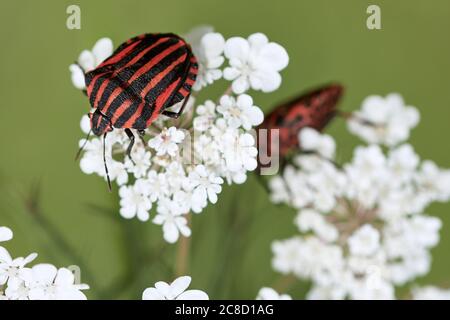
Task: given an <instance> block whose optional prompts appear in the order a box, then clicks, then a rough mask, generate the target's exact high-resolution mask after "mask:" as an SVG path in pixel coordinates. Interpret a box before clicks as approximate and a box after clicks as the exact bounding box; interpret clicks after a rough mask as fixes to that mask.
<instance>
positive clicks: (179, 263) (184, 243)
mask: <svg viewBox="0 0 450 320" xmlns="http://www.w3.org/2000/svg"><path fill="white" fill-rule="evenodd" d="M186 219H187V223H188V226H189V225H190V222H191V213H188V214H187V215H186ZM190 239H191V238H190V237H181V239H180V242H179V244H178V251H177V256H176V262H175V273H176V275H177V276H183V275H185V274H186V272H187V271H188V260H189V248H190V242H191V241H190Z"/></svg>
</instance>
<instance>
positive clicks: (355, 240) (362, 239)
mask: <svg viewBox="0 0 450 320" xmlns="http://www.w3.org/2000/svg"><path fill="white" fill-rule="evenodd" d="M348 246H349V248H350V252H351V253H352V254H354V255H361V256H370V255H372V254H374V253H375V252H376V251H377V250H378V248H379V247H380V233H379V232H378V230H376V229H375V228H374V227H372V226H371V225H369V224H366V225H364V226H362V227H361V228H359V229H358V230H356V231H355V232H354V233H353V234H352V236H351V237H350V238H349V239H348Z"/></svg>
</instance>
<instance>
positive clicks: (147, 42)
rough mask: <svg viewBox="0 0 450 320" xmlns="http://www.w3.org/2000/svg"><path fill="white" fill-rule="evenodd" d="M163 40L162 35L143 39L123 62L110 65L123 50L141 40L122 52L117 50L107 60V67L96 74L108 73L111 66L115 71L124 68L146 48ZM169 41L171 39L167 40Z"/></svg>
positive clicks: (99, 69) (98, 70) (98, 69)
mask: <svg viewBox="0 0 450 320" xmlns="http://www.w3.org/2000/svg"><path fill="white" fill-rule="evenodd" d="M161 38H162V37H161V36H160V35H156V36H155V35H148V36H147V37H145V38H143V39H142V40H141V42H140V43H139V44H138V45H136V47H135V48H133V50H131V51H130V52H129V53H127V54H126V55H125V56H124V57H123V58H122V59H121V60H119V61H117V62H114V63H112V64H108V61H110V60H111V58H112V57H114V56H115V55H118V54H120V52H122V51H123V50H125V49H126V48H128V47H129V46H131V45H133V44H134V43H135V42H136V41H138V40H139V39H136V41H133V42H132V43H130V44H129V45H126V46H124V48H123V49H121V50H120V51H119V49H120V47H119V48H117V50H116V51H114V53H113V54H112V56H111V57H110V58H108V59H107V60H105V62H104V63H106V65H105V66H103V67H101V68H97V69H95V73H96V74H99V73H103V72H106V71H108V68H110V66H113V68H114V69H115V70H118V69H121V68H123V67H124V66H125V65H126V64H127V63H128V62H130V61H131V60H132V59H133V58H135V57H136V56H137V55H138V54H140V53H141V52H142V51H143V50H145V49H146V48H148V47H150V46H151V45H153V44H154V43H155V42H157V41H158V40H159V39H161ZM167 39H169V38H167Z"/></svg>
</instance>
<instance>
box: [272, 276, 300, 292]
mask: <svg viewBox="0 0 450 320" xmlns="http://www.w3.org/2000/svg"><path fill="white" fill-rule="evenodd" d="M296 281H297V278H296V277H295V276H294V275H293V274H288V275H283V276H281V277H280V278H279V279H278V280H277V281H275V282H274V284H273V285H272V288H273V289H274V290H275V291H277V292H279V293H285V292H287V291H289V288H290V287H292V285H293V284H294V283H295V282H296Z"/></svg>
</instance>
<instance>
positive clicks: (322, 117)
mask: <svg viewBox="0 0 450 320" xmlns="http://www.w3.org/2000/svg"><path fill="white" fill-rule="evenodd" d="M342 93H343V87H342V86H341V85H339V84H331V85H327V86H324V87H321V88H318V89H315V90H312V91H309V92H306V93H305V94H302V95H301V96H299V97H296V98H295V99H293V100H290V101H288V102H286V103H283V104H280V105H278V106H276V107H275V108H274V109H273V110H272V111H271V112H270V113H269V115H268V116H267V117H266V118H265V120H264V122H263V123H262V124H261V125H260V126H259V127H258V137H259V136H260V132H259V130H260V129H267V139H261V138H259V139H258V140H259V141H258V149H259V152H260V153H261V152H264V153H265V154H267V155H270V156H271V158H273V157H280V159H281V160H283V159H284V158H285V157H286V156H287V155H289V153H291V151H293V150H295V149H297V148H299V147H300V144H301V141H298V133H299V132H300V130H301V129H302V128H304V127H311V128H314V129H316V130H318V131H321V130H322V129H323V128H324V127H325V126H326V125H327V124H328V122H329V121H330V120H331V119H333V117H334V116H335V115H336V113H337V111H336V107H337V103H338V102H339V99H340V98H341V96H342ZM271 129H278V130H279V131H278V134H279V144H278V147H279V151H278V152H276V150H272V149H275V148H274V146H273V145H272V143H269V141H272V139H271ZM272 151H274V152H272ZM274 153H276V154H274ZM260 166H263V164H262V163H261V161H260Z"/></svg>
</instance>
